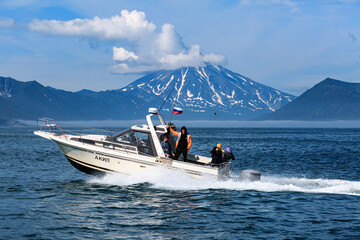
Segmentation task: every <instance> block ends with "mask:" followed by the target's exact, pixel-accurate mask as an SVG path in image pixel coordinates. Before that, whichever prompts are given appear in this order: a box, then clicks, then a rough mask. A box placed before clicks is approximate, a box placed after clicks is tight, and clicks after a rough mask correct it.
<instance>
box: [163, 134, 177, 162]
mask: <svg viewBox="0 0 360 240" xmlns="http://www.w3.org/2000/svg"><path fill="white" fill-rule="evenodd" d="M161 146H162V148H163V150H164V153H165V157H169V158H172V157H173V156H174V154H173V151H172V147H171V143H170V140H169V136H168V135H167V134H165V135H164V140H163V141H162V142H161Z"/></svg>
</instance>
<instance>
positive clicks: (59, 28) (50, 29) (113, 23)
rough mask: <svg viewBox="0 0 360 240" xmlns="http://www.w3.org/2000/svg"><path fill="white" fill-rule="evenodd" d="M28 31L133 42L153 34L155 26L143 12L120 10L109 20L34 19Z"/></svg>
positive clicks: (97, 18)
mask: <svg viewBox="0 0 360 240" xmlns="http://www.w3.org/2000/svg"><path fill="white" fill-rule="evenodd" d="M29 29H30V30H32V31H37V32H42V33H47V34H55V35H67V36H81V37H92V38H96V39H99V40H129V41H134V40H136V39H139V38H142V37H144V36H146V35H147V34H151V33H153V32H154V31H155V30H156V26H155V25H154V24H153V23H150V22H149V21H147V20H146V17H145V13H143V12H138V11H136V10H134V11H132V12H129V11H128V10H122V11H121V16H119V15H115V16H113V17H111V18H99V17H94V18H93V19H79V18H77V19H74V20H69V21H59V20H38V19H34V20H32V22H31V23H30V24H29Z"/></svg>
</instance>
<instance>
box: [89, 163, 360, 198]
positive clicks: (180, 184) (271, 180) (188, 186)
mask: <svg viewBox="0 0 360 240" xmlns="http://www.w3.org/2000/svg"><path fill="white" fill-rule="evenodd" d="M87 182H88V183H96V184H106V185H118V186H128V185H134V184H139V183H145V182H147V183H150V184H151V187H153V188H157V189H165V190H189V191H194V190H206V189H229V190H239V191H248V190H252V191H261V192H303V193H314V194H346V195H357V196H360V182H359V181H347V180H339V179H321V178H320V179H307V178H305V177H304V178H296V177H281V176H262V177H261V181H257V182H247V181H235V180H227V181H219V180H216V179H213V178H211V177H202V178H200V179H196V178H193V177H191V176H190V175H189V174H187V173H186V172H185V171H172V170H169V169H164V168H158V169H155V170H154V171H151V172H150V171H143V172H141V173H139V174H135V175H123V174H120V173H117V174H107V175H105V176H104V177H102V178H97V177H91V178H90V179H88V180H87Z"/></svg>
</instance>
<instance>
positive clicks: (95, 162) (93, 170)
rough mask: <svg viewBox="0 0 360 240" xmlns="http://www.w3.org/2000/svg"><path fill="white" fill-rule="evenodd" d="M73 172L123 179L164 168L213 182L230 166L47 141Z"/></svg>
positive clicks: (224, 176)
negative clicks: (119, 176)
mask: <svg viewBox="0 0 360 240" xmlns="http://www.w3.org/2000/svg"><path fill="white" fill-rule="evenodd" d="M51 140H53V141H54V142H55V143H56V144H57V145H58V146H59V147H60V149H61V151H62V152H63V153H64V155H65V157H66V158H67V159H68V160H69V162H70V163H71V165H73V166H74V167H75V168H76V169H78V170H80V171H82V172H84V173H87V174H92V175H104V174H106V173H122V174H127V175H133V174H138V173H140V172H142V171H144V170H146V171H151V170H152V169H154V168H158V167H165V168H168V169H171V170H179V171H184V170H185V171H186V172H187V173H188V174H190V175H191V176H193V177H196V178H199V177H202V176H204V175H206V176H211V177H214V178H216V179H226V178H228V177H229V171H230V168H231V166H230V164H231V163H229V164H228V165H224V166H222V167H218V168H217V167H210V166H204V165H202V164H194V163H190V162H183V161H179V160H173V159H170V158H158V157H148V156H139V155H138V154H134V153H131V152H128V153H126V152H123V151H116V150H112V149H106V148H103V147H97V146H92V147H91V148H90V147H89V146H88V145H87V146H86V148H85V147H84V146H82V145H83V144H82V143H77V142H74V143H72V141H71V140H70V141H69V140H67V139H65V138H58V137H56V136H53V137H51Z"/></svg>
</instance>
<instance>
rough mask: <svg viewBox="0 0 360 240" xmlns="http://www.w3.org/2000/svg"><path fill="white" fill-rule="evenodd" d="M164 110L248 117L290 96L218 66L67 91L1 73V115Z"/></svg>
mask: <svg viewBox="0 0 360 240" xmlns="http://www.w3.org/2000/svg"><path fill="white" fill-rule="evenodd" d="M167 98H168V100H167V102H166V104H165V105H164V107H163V111H164V112H165V113H166V112H167V113H169V111H170V109H171V105H172V103H174V104H175V105H176V106H179V107H182V108H183V109H184V114H183V115H181V117H180V118H181V119H188V120H190V119H199V120H204V119H207V120H209V119H210V120H211V119H216V120H225V119H227V120H229V119H232V120H249V119H251V118H255V117H259V116H261V115H264V114H266V113H269V112H273V111H275V110H277V109H279V108H280V107H282V106H284V105H286V104H287V103H289V102H291V101H292V100H293V99H295V97H294V96H292V95H290V94H286V93H283V92H280V91H278V90H276V89H273V88H271V87H267V86H265V85H262V84H259V83H257V82H255V81H253V80H251V79H249V78H247V77H244V76H242V75H240V74H237V73H234V72H231V71H230V70H228V69H226V68H223V67H221V66H215V65H211V64H208V65H207V66H205V67H199V68H194V67H188V68H181V69H177V70H171V71H158V72H154V73H151V74H149V75H146V76H144V77H142V78H140V79H138V80H136V81H134V82H133V83H131V84H130V85H128V86H126V87H124V88H122V89H117V90H108V91H100V92H94V91H90V90H81V91H79V92H69V91H64V90H59V89H55V88H52V87H44V86H43V85H41V84H39V83H38V82H36V81H30V82H21V81H17V80H15V79H13V78H9V77H7V78H5V77H0V109H1V111H0V119H2V120H3V121H5V120H13V119H36V118H38V117H43V116H46V117H51V118H55V119H58V120H106V119H115V120H116V119H119V120H120V119H121V120H129V119H143V118H144V116H145V114H146V113H147V111H148V108H149V107H159V106H161V105H162V104H163V103H164V100H165V99H167Z"/></svg>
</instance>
